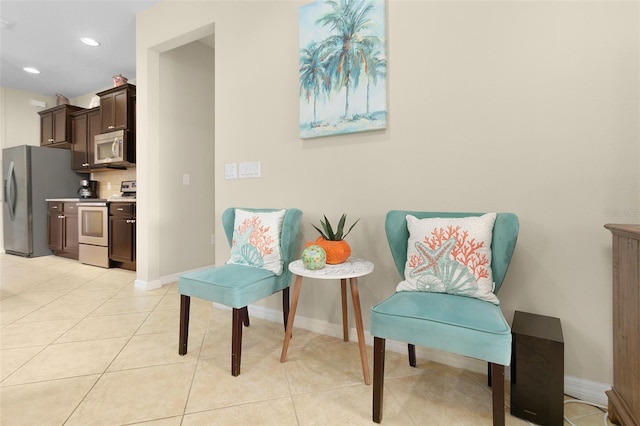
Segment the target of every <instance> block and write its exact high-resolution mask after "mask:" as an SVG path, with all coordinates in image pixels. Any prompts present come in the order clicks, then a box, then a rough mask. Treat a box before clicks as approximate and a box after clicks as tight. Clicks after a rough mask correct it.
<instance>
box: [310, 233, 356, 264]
mask: <svg viewBox="0 0 640 426" xmlns="http://www.w3.org/2000/svg"><path fill="white" fill-rule="evenodd" d="M311 244H315V245H317V246H320V247H322V248H323V249H324V251H325V253H326V254H327V264H329V265H337V264H339V263H343V262H344V261H345V260H347V259H348V258H349V256H351V247H350V246H349V243H347V242H346V241H345V240H339V241H329V240H325V239H324V238H322V237H318V239H317V240H315V242H313V243H312V242H308V243H307V246H309V245H311Z"/></svg>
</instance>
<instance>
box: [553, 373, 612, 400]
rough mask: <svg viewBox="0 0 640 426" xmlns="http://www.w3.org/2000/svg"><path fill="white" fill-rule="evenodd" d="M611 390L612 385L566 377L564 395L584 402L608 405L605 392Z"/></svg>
mask: <svg viewBox="0 0 640 426" xmlns="http://www.w3.org/2000/svg"><path fill="white" fill-rule="evenodd" d="M610 389H611V385H609V384H606V383H600V382H594V381H591V380H587V379H582V378H580V377H574V376H567V375H565V376H564V393H565V395H569V396H571V397H573V398H576V399H580V400H582V401H587V402H593V403H595V404H598V405H604V406H606V405H607V395H605V392H606V391H608V390H610Z"/></svg>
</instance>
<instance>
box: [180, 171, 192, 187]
mask: <svg viewBox="0 0 640 426" xmlns="http://www.w3.org/2000/svg"><path fill="white" fill-rule="evenodd" d="M190 180H191V177H190V176H189V175H188V174H187V173H185V174H183V175H182V184H183V185H189V183H190Z"/></svg>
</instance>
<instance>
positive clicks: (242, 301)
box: [178, 208, 302, 376]
mask: <svg viewBox="0 0 640 426" xmlns="http://www.w3.org/2000/svg"><path fill="white" fill-rule="evenodd" d="M242 210H247V211H253V212H272V211H277V210H281V209H245V208H242ZM235 211H236V210H235V208H228V209H226V210H225V211H224V213H223V214H222V225H223V227H224V231H225V234H226V236H227V241H228V243H229V246H231V245H232V239H233V225H234V221H235ZM301 219H302V211H300V210H298V209H287V211H286V212H285V215H284V219H283V222H282V231H281V234H280V253H281V254H282V260H283V265H282V273H281V274H280V275H276V274H275V273H274V272H272V271H268V270H266V269H262V268H257V267H253V266H245V265H235V264H229V265H227V264H225V265H223V266H217V267H212V268H207V269H202V270H198V271H193V272H187V273H184V274H182V275H180V277H179V279H178V291H179V293H180V336H179V344H178V353H179V354H180V355H185V354H186V353H187V343H188V338H189V307H190V303H191V297H192V296H193V297H199V298H201V299H206V300H210V301H212V302H215V303H220V304H222V305H225V306H229V307H231V308H232V309H233V317H232V332H231V374H232V375H233V376H238V375H239V374H240V361H241V356H242V326H243V324H244V325H245V326H247V327H248V326H249V312H248V309H247V306H248V305H249V304H251V303H253V302H255V301H257V300H260V299H263V298H265V297H267V296H270V295H272V294H275V293H277V292H279V291H282V314H283V320H284V326H285V327H286V326H287V318H288V316H289V285H290V284H291V272H290V271H289V268H288V266H289V263H290V262H292V261H293V260H294V259H295V257H296V256H297V254H298V243H299V236H300V221H301ZM283 337H284V336H283Z"/></svg>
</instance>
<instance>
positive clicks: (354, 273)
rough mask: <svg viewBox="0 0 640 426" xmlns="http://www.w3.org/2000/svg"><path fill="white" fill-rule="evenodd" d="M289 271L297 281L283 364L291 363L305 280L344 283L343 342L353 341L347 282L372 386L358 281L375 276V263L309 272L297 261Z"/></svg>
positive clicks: (367, 381)
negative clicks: (313, 279)
mask: <svg viewBox="0 0 640 426" xmlns="http://www.w3.org/2000/svg"><path fill="white" fill-rule="evenodd" d="M289 270H290V271H291V272H292V273H293V274H294V275H295V277H296V280H295V284H294V287H293V300H292V301H291V309H290V311H289V318H288V320H287V329H286V332H285V337H284V344H283V345H282V354H281V356H280V362H285V361H286V360H287V350H288V349H289V342H290V340H291V335H292V330H293V321H294V319H295V316H296V308H297V307H298V299H299V297H300V288H301V287H302V278H303V277H307V278H315V279H318V280H340V286H341V295H342V330H343V340H344V341H345V342H348V341H349V321H348V316H347V280H349V283H350V286H351V300H352V302H353V316H354V319H355V321H356V330H357V332H358V346H359V348H360V361H361V362H362V373H363V375H364V382H365V384H367V385H369V384H371V378H370V375H369V363H368V361H367V350H366V346H365V342H364V330H363V325H362V310H361V309H360V293H359V291H358V277H362V276H364V275H367V274H370V273H371V272H373V263H371V262H369V261H368V260H363V259H348V260H347V261H346V262H344V263H340V264H338V265H326V266H325V267H324V268H322V269H316V270H310V269H306V268H305V267H304V265H303V264H302V260H296V261H294V262H291V263H290V264H289Z"/></svg>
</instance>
